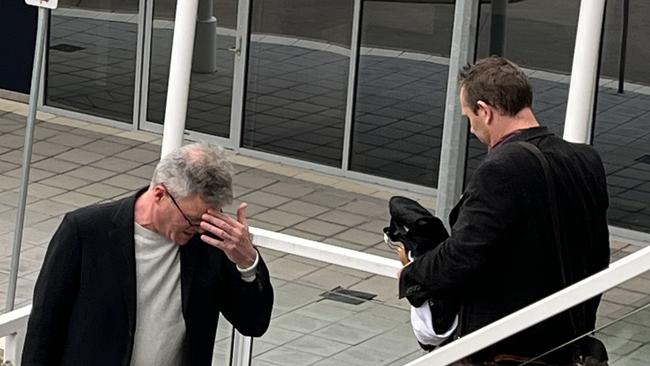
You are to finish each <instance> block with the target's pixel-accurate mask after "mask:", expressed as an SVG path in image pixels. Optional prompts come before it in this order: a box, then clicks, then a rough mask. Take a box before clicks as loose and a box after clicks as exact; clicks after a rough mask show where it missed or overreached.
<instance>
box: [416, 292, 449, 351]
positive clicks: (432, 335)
mask: <svg viewBox="0 0 650 366" xmlns="http://www.w3.org/2000/svg"><path fill="white" fill-rule="evenodd" d="M411 326H412V328H413V333H414V334H415V338H417V340H418V342H420V343H422V344H426V345H430V346H438V345H439V344H440V343H442V342H444V341H445V340H446V339H447V338H449V337H450V336H451V335H452V333H453V332H454V330H456V327H457V326H458V315H456V317H455V318H454V323H453V324H452V325H451V327H450V328H449V330H447V331H446V332H445V333H443V334H436V332H435V331H434V330H433V321H432V319H431V308H430V307H429V302H428V301H427V302H425V303H424V304H422V306H420V307H415V306H411Z"/></svg>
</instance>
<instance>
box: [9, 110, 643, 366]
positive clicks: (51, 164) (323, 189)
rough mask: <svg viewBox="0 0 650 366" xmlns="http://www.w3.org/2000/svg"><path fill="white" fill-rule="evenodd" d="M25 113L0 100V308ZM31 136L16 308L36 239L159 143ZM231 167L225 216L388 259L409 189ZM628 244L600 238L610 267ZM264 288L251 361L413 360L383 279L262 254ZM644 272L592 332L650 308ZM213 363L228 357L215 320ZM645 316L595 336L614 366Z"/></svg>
mask: <svg viewBox="0 0 650 366" xmlns="http://www.w3.org/2000/svg"><path fill="white" fill-rule="evenodd" d="M26 110H27V108H26V106H25V105H23V104H19V103H14V102H9V101H3V100H0V132H1V134H0V174H1V178H0V301H1V302H4V301H5V294H6V287H7V282H8V273H9V264H10V255H11V245H12V243H13V230H14V223H15V212H16V206H17V201H18V186H19V183H20V181H19V177H20V162H21V156H22V155H21V154H22V141H23V134H24V121H25V117H24V115H25V114H26ZM40 117H41V120H40V121H39V122H38V124H37V126H36V131H35V136H36V137H35V141H36V143H35V145H34V157H33V165H32V168H33V169H32V171H31V183H30V186H29V191H28V206H27V218H26V228H25V232H24V240H23V247H22V251H21V265H20V272H19V276H20V277H19V281H18V292H17V306H21V305H25V304H28V303H30V301H31V294H32V291H33V286H34V281H35V280H36V277H37V276H38V271H39V269H40V266H41V263H42V260H43V257H44V255H45V250H46V248H47V243H48V241H49V239H50V237H51V235H52V233H53V231H54V230H55V229H56V227H57V225H58V224H59V222H60V220H61V218H62V215H63V214H64V213H65V212H68V211H70V210H74V209H75V208H77V207H81V206H85V205H88V204H92V203H98V202H105V201H110V200H113V199H117V198H120V197H123V196H125V195H128V194H131V192H132V191H133V190H135V189H137V188H139V187H141V186H144V185H146V184H147V183H148V177H149V175H150V174H151V172H152V168H153V165H154V164H155V162H156V161H157V159H158V154H159V149H160V146H159V144H160V136H159V135H156V134H152V133H146V132H133V131H125V130H120V129H116V128H113V127H107V126H103V125H97V124H90V123H86V122H81V121H76V120H72V119H69V118H63V117H57V116H54V115H49V114H45V113H42V114H40ZM231 159H232V161H233V162H234V163H235V165H236V168H237V174H236V176H235V178H234V182H235V187H234V190H235V202H234V204H233V205H232V206H230V207H229V208H228V209H227V211H228V212H230V213H234V207H236V206H237V204H238V203H239V202H243V201H245V202H248V203H249V204H250V210H249V214H250V216H251V220H250V223H251V225H252V226H255V227H260V228H265V229H269V230H274V231H279V232H282V233H287V234H290V235H295V236H299V237H303V238H308V239H313V240H319V241H323V242H325V243H330V244H333V245H337V246H341V247H345V248H351V249H355V250H359V251H363V252H367V253H372V254H377V255H382V256H386V257H390V258H394V257H393V253H392V252H390V251H389V250H388V249H387V248H386V246H385V245H384V244H383V243H382V235H381V228H382V227H383V226H385V225H386V224H387V220H388V212H387V207H388V206H387V199H388V198H389V197H390V196H391V195H394V194H402V195H408V196H411V197H415V198H418V199H419V200H420V201H421V202H422V203H423V204H424V205H425V206H426V207H429V208H433V207H434V204H435V202H434V200H433V199H431V198H430V197H422V196H418V195H416V194H413V193H409V192H400V191H393V190H391V189H388V188H385V187H381V186H376V185H371V184H364V183H359V182H355V181H350V180H347V179H344V178H340V177H334V176H328V175H324V174H321V173H316V172H313V171H309V170H304V169H299V168H293V167H288V166H284V165H280V164H276V163H269V162H265V161H261V160H257V159H251V158H248V157H242V156H238V155H232V156H231ZM638 249H639V247H638V246H636V245H634V244H631V243H624V242H612V253H613V256H612V259H613V260H616V259H620V258H622V257H624V256H625V255H627V254H629V253H631V252H634V251H636V250H638ZM262 252H263V256H264V258H265V259H266V261H267V262H268V264H269V268H270V271H271V276H272V282H273V284H274V287H275V290H276V302H275V307H274V313H273V321H272V324H271V329H270V331H269V332H268V333H267V334H266V335H264V336H263V337H262V338H261V339H258V340H256V341H255V342H254V348H253V353H254V360H253V364H254V365H276V366H277V365H401V364H404V363H405V362H406V361H407V360H411V359H414V358H417V357H419V356H421V355H423V354H424V353H423V352H422V351H420V350H419V349H418V346H417V344H416V343H415V340H414V338H413V336H412V334H411V333H410V329H409V323H408V321H409V315H408V314H409V313H408V306H407V304H406V303H405V302H404V301H401V300H398V299H397V286H396V282H395V280H393V279H389V278H384V277H380V276H375V275H371V274H368V273H364V272H361V271H356V270H351V269H347V268H343V267H340V266H336V265H331V264H326V263H321V262H318V261H313V260H309V259H306V258H301V257H297V256H294V255H289V254H285V253H280V252H276V251H272V250H266V249H262ZM337 287H341V288H344V289H351V290H357V291H362V292H364V293H368V294H371V295H374V297H373V298H372V300H371V301H365V302H363V301H362V302H361V303H360V304H358V305H352V304H347V303H344V302H340V301H334V300H330V299H326V298H325V297H324V296H323V294H324V293H326V292H328V291H331V290H333V289H335V288H337ZM649 294H650V274H647V273H646V274H644V275H642V276H640V277H638V278H636V279H634V280H632V281H629V282H628V283H626V284H623V285H621V286H619V287H617V288H615V289H613V290H611V291H609V292H608V293H606V294H605V296H604V300H603V302H602V305H601V307H600V313H599V324H601V325H605V324H607V323H609V322H611V321H613V320H616V319H618V318H619V317H621V316H622V315H624V314H627V313H629V312H630V311H632V310H634V309H638V308H640V307H642V306H644V305H646V304H648V303H650V295H649ZM221 328H222V329H221V331H220V332H219V334H218V339H217V342H216V345H215V350H216V351H215V361H216V362H217V364H222V363H223V362H225V361H224V360H225V359H226V356H227V353H228V352H229V349H230V346H229V342H230V338H229V333H228V332H227V330H228V325H227V324H226V323H225V322H222V325H221ZM649 334H650V311H649V310H644V311H641V312H639V313H637V314H635V315H634V316H632V317H630V318H628V319H626V320H624V321H618V322H616V323H615V324H613V325H611V326H608V327H607V328H606V329H604V330H603V331H602V332H600V333H599V334H598V335H599V337H601V338H602V339H603V340H605V342H606V343H607V344H608V346H609V349H610V356H611V358H612V360H613V361H614V363H613V364H614V365H634V364H635V362H636V364H640V363H643V362H646V363H647V361H648V360H649V359H650V358H647V355H648V352H647V349H648V348H649V347H650V336H648V335H649Z"/></svg>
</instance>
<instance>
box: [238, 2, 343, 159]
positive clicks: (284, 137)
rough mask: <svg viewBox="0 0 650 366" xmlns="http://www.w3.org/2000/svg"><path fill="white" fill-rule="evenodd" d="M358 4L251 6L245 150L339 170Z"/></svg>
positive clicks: (300, 3) (255, 4)
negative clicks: (355, 11) (352, 36)
mask: <svg viewBox="0 0 650 366" xmlns="http://www.w3.org/2000/svg"><path fill="white" fill-rule="evenodd" d="M353 5H354V4H353V2H352V1H347V0H332V1H327V2H324V1H318V0H310V1H298V0H289V1H279V0H253V1H252V12H251V37H250V43H249V45H250V46H249V47H250V48H249V59H248V72H247V84H246V101H245V109H244V121H243V139H242V146H245V147H249V148H252V149H256V150H261V151H266V152H272V153H277V154H281V155H283V156H288V157H292V158H297V159H302V160H307V161H311V162H315V163H320V164H324V165H330V166H335V167H340V166H341V159H342V151H343V150H342V149H343V134H344V131H343V129H344V126H345V106H346V99H347V87H348V73H349V68H350V42H351V29H352V10H353Z"/></svg>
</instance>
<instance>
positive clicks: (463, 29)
mask: <svg viewBox="0 0 650 366" xmlns="http://www.w3.org/2000/svg"><path fill="white" fill-rule="evenodd" d="M478 6H479V0H459V1H457V2H456V8H455V13H454V26H453V35H452V39H451V52H450V55H449V76H448V79H447V99H446V103H445V105H446V107H445V120H444V126H443V130H442V147H441V149H442V151H441V153H440V171H439V174H438V196H437V205H436V216H438V217H440V218H441V219H442V220H443V222H445V224H446V225H447V226H449V222H448V216H449V212H450V211H451V209H452V208H453V207H454V205H455V203H456V201H457V200H458V198H459V197H460V195H461V192H462V190H463V177H464V175H465V158H466V155H467V132H468V127H467V123H465V122H464V121H463V120H462V115H461V106H460V100H459V98H458V96H459V91H460V88H459V86H458V73H459V72H460V70H461V68H462V67H463V66H465V65H466V64H467V63H470V62H473V61H474V46H475V43H476V26H477V22H478Z"/></svg>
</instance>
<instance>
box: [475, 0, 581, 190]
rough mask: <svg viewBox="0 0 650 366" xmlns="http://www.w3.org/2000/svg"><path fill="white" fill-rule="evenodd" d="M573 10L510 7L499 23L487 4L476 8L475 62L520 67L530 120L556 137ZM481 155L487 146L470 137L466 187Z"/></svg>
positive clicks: (526, 4)
mask: <svg viewBox="0 0 650 366" xmlns="http://www.w3.org/2000/svg"><path fill="white" fill-rule="evenodd" d="M495 3H496V2H495ZM578 10H579V4H577V3H573V2H567V1H562V0H552V1H546V0H531V1H522V2H511V3H508V4H507V6H506V10H505V19H504V18H503V17H504V13H503V12H497V11H498V9H495V8H494V7H493V5H492V4H490V3H487V4H481V7H480V15H479V22H478V34H477V59H480V58H484V57H488V56H489V55H494V54H498V55H501V56H505V57H507V58H509V59H511V60H512V61H514V62H516V63H517V64H518V65H519V66H521V67H523V68H525V69H526V72H527V74H528V76H529V78H530V81H531V84H532V86H533V111H534V112H535V116H536V117H537V120H538V121H539V123H540V124H541V125H543V126H547V127H548V128H549V129H550V130H551V131H553V132H554V133H555V134H557V135H558V136H562V130H563V126H564V115H565V112H566V102H567V97H568V94H569V78H570V77H569V75H570V73H571V63H572V60H573V48H574V45H575V38H576V28H577V25H578ZM495 28H497V29H495ZM486 153H487V148H486V146H485V145H483V144H482V143H481V142H480V141H478V139H477V138H476V137H474V136H473V135H471V134H470V139H469V144H468V150H467V167H466V179H465V182H467V181H468V180H469V178H470V177H471V175H472V173H473V172H474V170H475V169H476V168H477V167H478V166H479V164H480V163H481V161H482V160H483V157H484V156H485V154H486Z"/></svg>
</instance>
